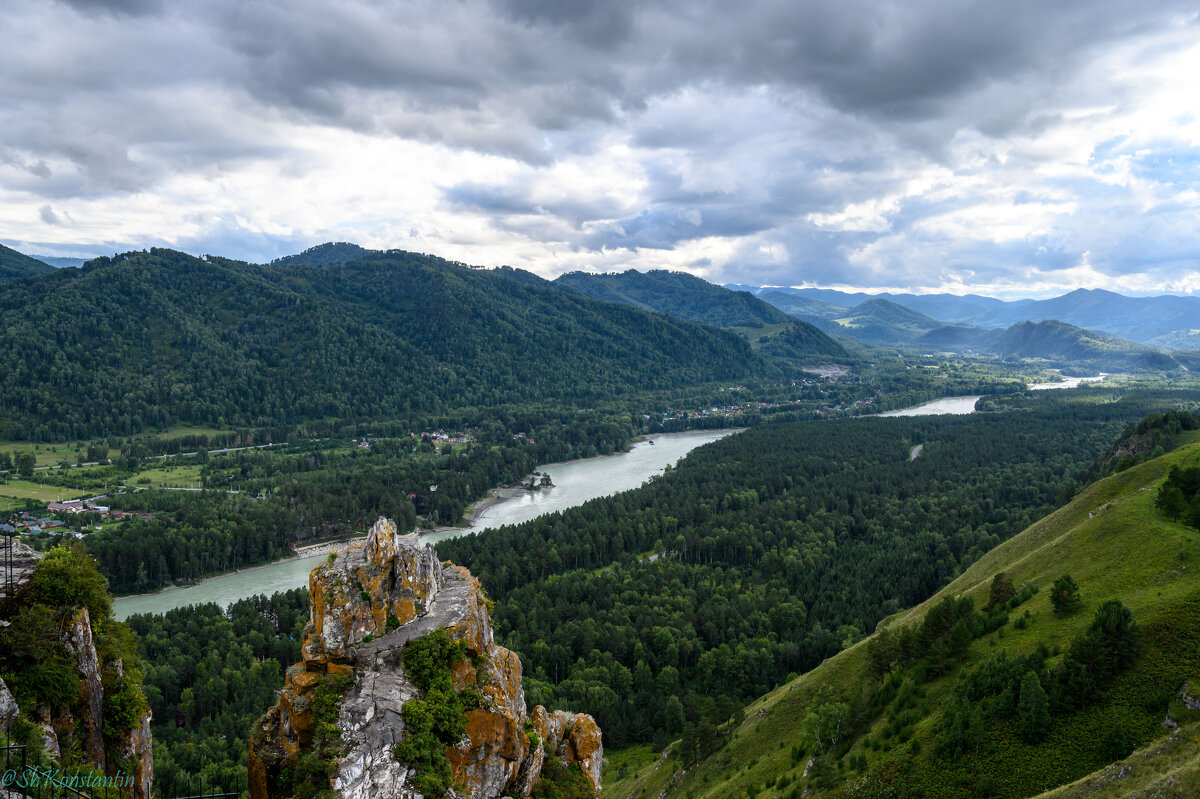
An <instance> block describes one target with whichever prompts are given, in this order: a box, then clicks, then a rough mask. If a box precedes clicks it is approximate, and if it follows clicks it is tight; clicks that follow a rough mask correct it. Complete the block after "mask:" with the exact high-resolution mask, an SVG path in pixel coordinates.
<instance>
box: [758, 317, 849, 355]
mask: <svg viewBox="0 0 1200 799" xmlns="http://www.w3.org/2000/svg"><path fill="white" fill-rule="evenodd" d="M759 352H761V353H762V354H763V355H766V356H768V357H770V358H774V359H777V360H782V361H785V362H788V363H793V364H804V365H811V364H818V363H829V362H830V361H831V360H832V361H840V362H843V363H845V362H847V361H848V360H849V359H850V357H851V356H850V353H848V352H846V349H845V347H843V346H842V345H841V344H839V343H838V342H837V341H836V340H835V339H834V338H833V337H832V336H830V335H828V334H826V333H822V332H821V331H820V330H818V329H817V328H815V327H813V326H812V325H810V324H808V323H807V322H801V321H799V320H797V321H796V322H793V323H792V324H790V325H788V326H787V327H785V328H783V329H782V330H780V331H779V333H777V334H776V335H774V336H770V337H769V338H767V339H766V341H763V342H762V346H761V347H760V348H759Z"/></svg>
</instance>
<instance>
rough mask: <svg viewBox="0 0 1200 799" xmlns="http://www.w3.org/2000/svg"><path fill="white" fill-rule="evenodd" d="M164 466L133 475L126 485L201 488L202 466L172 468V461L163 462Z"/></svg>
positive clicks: (192, 465)
mask: <svg viewBox="0 0 1200 799" xmlns="http://www.w3.org/2000/svg"><path fill="white" fill-rule="evenodd" d="M162 463H163V464H164V465H161V466H157V467H155V468H153V469H145V470H143V471H140V472H138V473H137V474H135V475H133V476H132V477H130V478H129V480H127V481H126V485H130V486H134V487H138V486H165V487H167V488H200V471H201V470H202V469H203V468H204V467H202V466H201V465H200V464H191V465H188V466H171V465H169V464H170V463H171V459H169V458H168V459H167V460H166V461H164V462H162Z"/></svg>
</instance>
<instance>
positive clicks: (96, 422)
mask: <svg viewBox="0 0 1200 799" xmlns="http://www.w3.org/2000/svg"><path fill="white" fill-rule="evenodd" d="M0 369H2V370H3V372H4V374H5V375H6V385H7V388H6V391H5V392H4V393H3V395H2V396H0V438H8V439H11V438H35V439H40V440H62V439H66V438H75V437H86V436H94V435H103V434H130V433H134V432H138V431H140V430H143V429H145V428H146V427H148V426H159V425H168V424H172V423H176V422H193V423H208V424H236V425H270V424H278V423H289V422H295V421H300V420H304V419H311V418H324V417H331V416H336V417H349V416H365V417H375V416H389V417H392V418H401V419H404V418H409V419H417V418H428V416H429V415H431V414H435V413H441V412H445V411H447V410H448V409H462V408H467V407H484V406H493V405H500V404H506V403H512V402H522V401H531V400H558V401H563V402H567V403H581V404H588V403H592V404H594V403H595V402H596V401H598V400H602V399H611V398H613V397H619V396H623V395H630V394H632V393H635V392H645V391H654V390H662V389H668V388H674V387H679V386H683V385H690V384H695V383H704V382H708V381H714V380H726V379H742V378H746V377H750V376H753V375H756V374H762V373H763V372H764V371H765V370H767V367H766V366H765V365H764V363H763V361H762V360H761V359H759V358H758V357H757V356H756V355H755V354H754V353H753V352H752V351H751V349H750V346H749V344H748V343H747V342H746V341H744V340H743V339H742V338H740V337H738V336H736V335H734V334H732V333H726V332H722V331H719V330H715V329H712V328H708V327H704V326H701V325H696V324H691V323H688V322H683V321H679V320H674V319H670V318H667V317H664V316H662V315H658V314H649V313H646V312H643V311H639V310H637V309H634V308H626V307H620V306H614V305H611V304H607V303H599V302H596V301H594V300H591V299H589V298H587V297H583V296H579V295H575V294H571V293H567V292H562V291H559V290H557V289H554V288H552V287H539V286H533V285H523V284H522V283H519V282H517V281H514V280H511V279H509V278H507V277H505V276H503V275H500V274H495V273H493V272H490V271H487V270H478V269H471V268H467V267H463V266H460V265H456V264H452V263H450V262H448V261H443V260H441V259H438V258H434V257H431V256H421V255H414V254H411V253H404V252H398V251H394V252H390V253H386V254H376V255H370V256H369V257H366V258H361V259H359V260H357V261H354V262H352V263H350V264H346V265H342V266H288V265H281V264H275V265H271V266H254V265H250V264H245V263H240V262H235V261H228V260H224V259H220V258H208V259H199V258H194V257H191V256H188V255H185V254H183V253H179V252H174V251H171V250H161V249H156V250H151V251H149V252H134V253H127V254H125V255H121V256H116V257H114V258H99V259H96V260H93V261H90V262H89V263H88V264H87V265H86V266H85V267H84V268H83V269H62V270H58V271H57V272H55V273H53V274H50V275H48V276H47V277H45V278H44V279H40V280H35V281H16V282H11V283H8V284H6V285H4V286H3V287H2V288H0Z"/></svg>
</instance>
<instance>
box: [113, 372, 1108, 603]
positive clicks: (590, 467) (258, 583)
mask: <svg viewBox="0 0 1200 799" xmlns="http://www.w3.org/2000/svg"><path fill="white" fill-rule="evenodd" d="M1104 377H1106V375H1098V376H1096V377H1067V378H1063V380H1062V382H1060V383H1034V384H1032V385H1030V386H1029V388H1030V389H1031V390H1038V389H1055V388H1074V387H1075V386H1078V385H1079V384H1080V383H1084V382H1089V381H1093V380H1103V379H1104ZM980 396H981V395H979V394H975V395H971V396H965V397H942V398H940V399H935V400H932V401H931V402H925V403H922V404H920V405H915V406H913V407H911V408H901V409H899V410H895V411H885V412H884V413H878V414H873V415H875V416H936V415H941V414H959V415H962V414H968V413H973V412H974V411H975V403H976V402H977V401H978V400H979V398H980ZM733 432H735V431H734V430H690V431H687V432H684V433H664V434H660V435H654V436H650V440H653V441H654V443H653V444H651V443H650V441H649V440H647V441H640V442H638V443H637V444H634V445H633V446H632V447H631V448H630V449H629V451H628V452H619V453H617V454H615V455H602V456H600V457H597V458H585V459H582V460H576V461H567V462H566V463H551V464H548V465H546V466H541V467H539V468H538V471H540V472H542V473H545V474H549V475H550V478H551V479H552V480H553V481H554V488H550V489H543V490H540V491H525V490H522V489H499V490H498V491H497V495H498V496H501V497H503V498H504V501H502V502H500V503H498V504H496V505H492V506H491V507H489V508H487V509H486V510H484V511H483V512H482V513H480V514H479V516H478V517H476V518H475V520H474V522H473V523H472V524H471V526H469V527H457V528H448V529H447V528H443V529H441V530H438V531H437V532H433V533H426V534H424V535H422V536H421V540H422V541H423V542H426V543H430V544H437V542H438V541H445V540H446V539H448V538H457V537H458V536H461V535H469V534H472V533H477V532H479V531H480V530H487V529H489V528H492V527H500V526H501V525H505V524H520V523H521V522H527V521H529V520H530V519H534V518H536V517H538V516H541V515H542V514H545V513H553V512H554V511H562V510H566V509H567V508H572V507H574V506H576V505H581V504H583V503H584V502H587V501H588V500H590V499H596V498H598V497H604V496H608V495H609V494H616V493H618V492H621V491H628V490H629V489H631V488H637V487H638V486H640V485H641V484H642V483H644V482H646V481H647V480H649V479H650V478H651V477H652V476H654V475H656V474H661V473H662V471H663V469H664V468H665V467H666V466H667V465H668V464H671V465H674V464H675V463H678V462H679V460H680V459H681V458H682V457H683V456H684V455H686V454H688V453H689V452H691V451H692V450H693V449H695V448H696V447H699V446H701V445H703V444H707V443H709V442H710V441H716V440H717V439H719V438H724V437H725V436H727V435H729V434H730V433H733ZM914 457H915V456H914ZM322 557H325V556H324V555H314V556H312V557H306V558H291V559H289V560H284V561H280V562H278V563H272V564H270V565H267V566H260V567H258V568H254V569H247V570H245V571H241V572H237V573H235V574H227V575H224V576H222V577H212V578H209V579H207V580H202V581H201V582H199V583H197V584H196V585H191V586H187V587H185V588H171V589H167V590H165V591H160V592H158V593H156V594H142V595H140V596H132V597H121V598H118V599H117V600H116V601H115V602H114V603H113V610H114V612H115V614H116V617H117V618H118V619H125V618H127V617H128V616H131V615H132V614H134V613H165V612H166V611H168V610H172V609H174V608H180V607H183V606H185V605H197V604H201V603H204V602H216V603H218V604H220V605H222V606H227V605H229V604H230V603H231V602H236V601H237V600H239V599H244V598H246V597H249V596H254V595H255V594H268V595H269V594H273V593H274V592H276V591H286V590H287V589H289V588H299V587H300V586H305V585H308V573H309V572H310V571H312V569H313V567H314V566H316V565H317V564H318V563H319V562H320V559H321V558H322Z"/></svg>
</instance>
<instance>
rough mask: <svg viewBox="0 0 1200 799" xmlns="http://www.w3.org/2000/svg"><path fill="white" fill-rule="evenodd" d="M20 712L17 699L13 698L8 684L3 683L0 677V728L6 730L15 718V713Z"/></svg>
mask: <svg viewBox="0 0 1200 799" xmlns="http://www.w3.org/2000/svg"><path fill="white" fill-rule="evenodd" d="M20 712H21V709H20V708H18V707H17V700H16V699H14V698H13V695H12V693H11V692H10V691H9V690H8V686H7V685H5V684H4V679H3V678H0V730H4V731H5V732H7V731H8V728H9V727H11V726H12V723H13V722H14V721H16V720H17V714H18V713H20Z"/></svg>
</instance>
